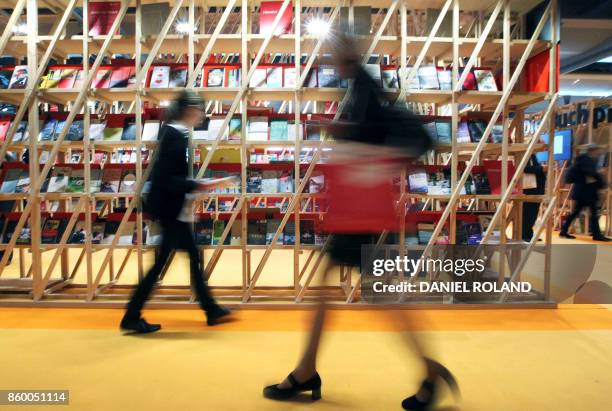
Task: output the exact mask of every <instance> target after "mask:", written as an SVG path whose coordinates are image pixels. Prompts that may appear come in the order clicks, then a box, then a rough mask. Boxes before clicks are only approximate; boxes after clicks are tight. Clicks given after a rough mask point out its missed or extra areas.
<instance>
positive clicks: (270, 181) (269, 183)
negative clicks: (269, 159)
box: [261, 170, 278, 193]
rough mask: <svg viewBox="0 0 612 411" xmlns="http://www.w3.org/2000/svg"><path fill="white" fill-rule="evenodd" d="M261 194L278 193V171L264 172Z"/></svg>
mask: <svg viewBox="0 0 612 411" xmlns="http://www.w3.org/2000/svg"><path fill="white" fill-rule="evenodd" d="M261 192H262V193H278V172H277V171H276V170H264V171H263V172H262V175H261Z"/></svg>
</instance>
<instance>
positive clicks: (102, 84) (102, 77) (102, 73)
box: [91, 69, 113, 88]
mask: <svg viewBox="0 0 612 411" xmlns="http://www.w3.org/2000/svg"><path fill="white" fill-rule="evenodd" d="M112 73H113V71H112V70H110V69H99V70H98V71H97V72H96V75H95V76H94V79H93V81H92V83H91V87H92V88H108V87H109V85H110V79H111V75H112Z"/></svg>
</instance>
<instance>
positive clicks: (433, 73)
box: [418, 66, 440, 90]
mask: <svg viewBox="0 0 612 411" xmlns="http://www.w3.org/2000/svg"><path fill="white" fill-rule="evenodd" d="M418 75H419V84H420V85H421V88H422V89H423V90H439V89H440V82H439V81H438V69H437V68H436V66H421V67H419V71H418Z"/></svg>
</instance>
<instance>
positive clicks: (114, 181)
mask: <svg viewBox="0 0 612 411" xmlns="http://www.w3.org/2000/svg"><path fill="white" fill-rule="evenodd" d="M120 182H121V168H118V167H104V170H103V171H102V181H101V183H100V192H101V193H118V192H119V183H120Z"/></svg>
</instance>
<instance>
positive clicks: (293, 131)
mask: <svg viewBox="0 0 612 411" xmlns="http://www.w3.org/2000/svg"><path fill="white" fill-rule="evenodd" d="M298 136H299V137H298ZM296 138H297V139H299V140H302V139H303V138H304V128H303V126H302V124H298V125H297V127H296V124H295V120H289V122H288V124H287V140H289V141H295V140H296Z"/></svg>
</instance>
